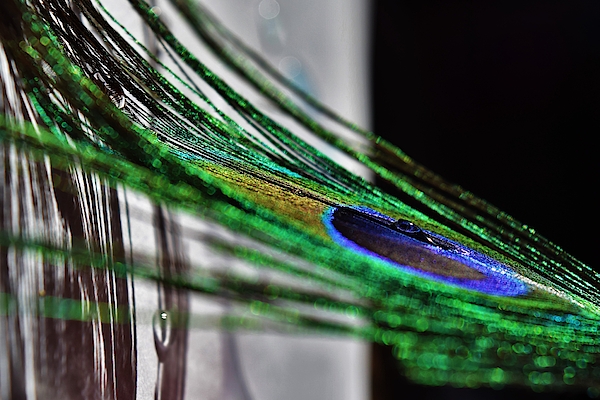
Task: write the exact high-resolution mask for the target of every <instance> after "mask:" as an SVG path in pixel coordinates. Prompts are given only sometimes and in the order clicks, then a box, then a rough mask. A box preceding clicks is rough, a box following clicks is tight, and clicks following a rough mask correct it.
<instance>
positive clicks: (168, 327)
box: [152, 310, 172, 359]
mask: <svg viewBox="0 0 600 400" xmlns="http://www.w3.org/2000/svg"><path fill="white" fill-rule="evenodd" d="M171 320H172V317H171V316H170V315H169V313H167V312H166V311H163V310H160V311H157V312H156V313H155V314H154V317H153V318H152V330H153V332H154V345H155V347H156V353H157V354H158V358H159V359H161V358H162V356H163V354H164V353H165V352H166V351H167V348H168V346H169V344H170V341H171V331H172V321H171Z"/></svg>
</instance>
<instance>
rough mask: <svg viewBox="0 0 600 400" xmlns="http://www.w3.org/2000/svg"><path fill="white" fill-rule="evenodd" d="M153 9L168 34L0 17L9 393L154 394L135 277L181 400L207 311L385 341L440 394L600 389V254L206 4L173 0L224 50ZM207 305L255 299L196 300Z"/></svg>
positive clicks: (113, 22)
mask: <svg viewBox="0 0 600 400" xmlns="http://www.w3.org/2000/svg"><path fill="white" fill-rule="evenodd" d="M129 3H130V5H131V7H132V8H133V9H134V10H135V11H136V12H137V15H138V18H140V19H141V20H142V21H143V25H144V26H145V29H146V30H145V38H143V37H136V36H135V34H134V33H133V32H132V31H131V30H128V29H127V28H126V27H125V26H124V25H122V24H121V23H120V21H118V20H117V19H116V18H114V17H113V16H112V15H111V14H110V12H109V11H108V10H107V9H106V8H105V7H104V6H103V4H102V2H101V1H99V0H98V1H96V2H93V1H92V0H71V1H67V0H4V1H3V2H2V5H1V6H0V10H1V11H2V13H1V15H0V19H1V23H0V39H1V49H0V62H1V68H2V70H1V72H0V74H1V76H2V83H1V85H2V99H1V103H0V108H1V111H2V114H1V115H0V132H1V139H2V141H1V142H0V143H1V144H2V153H1V157H2V168H3V175H2V183H1V188H2V209H1V210H2V211H1V212H2V215H1V217H0V221H1V222H0V223H1V224H2V230H1V236H0V237H1V238H2V239H1V240H2V242H1V244H0V246H1V247H0V249H1V250H2V254H1V264H0V271H1V275H0V277H1V278H0V305H1V308H0V310H1V313H2V325H0V331H1V333H0V337H1V338H2V343H1V345H2V357H0V364H1V365H2V368H0V376H1V377H2V380H0V382H1V386H0V390H1V391H2V392H1V393H2V398H29V397H31V398H34V397H36V396H44V395H46V394H54V395H55V397H56V395H57V394H62V397H63V398H80V397H82V396H83V397H86V398H117V397H123V398H133V397H134V396H135V390H136V383H135V382H136V374H137V367H136V366H137V362H138V360H137V359H136V354H137V353H136V334H137V332H136V319H135V318H136V315H137V314H139V310H138V309H141V308H143V307H142V306H143V305H139V304H138V305H137V306H134V304H133V301H132V290H133V283H132V282H133V281H134V280H135V281H136V282H153V283H154V284H156V285H158V287H159V288H160V291H161V304H160V312H159V313H158V314H157V315H155V317H154V318H155V329H156V331H157V332H158V333H157V334H156V338H157V339H156V343H155V345H156V352H157V355H158V359H159V361H160V364H161V368H162V370H161V371H162V372H161V375H160V380H161V382H162V384H161V385H159V386H157V389H156V390H157V396H159V395H160V398H181V396H182V395H183V384H184V382H183V380H184V376H182V375H181V374H178V371H181V368H184V369H185V367H184V366H183V367H182V364H183V365H185V348H186V343H187V340H188V339H187V331H188V329H189V328H190V327H191V326H204V325H207V324H208V325H211V326H218V327H221V328H224V329H235V330H257V331H264V330H268V329H274V330H277V331H282V332H291V333H296V334H299V333H314V334H327V335H335V336H340V337H352V338H359V339H362V340H367V341H371V342H375V343H379V344H383V345H385V346H389V347H391V348H392V349H393V355H394V357H396V358H397V359H398V361H399V363H400V364H401V365H402V366H403V367H404V368H405V371H406V374H407V376H408V377H409V378H410V379H411V380H414V381H416V382H418V383H423V384H427V385H446V384H452V385H454V386H458V387H479V386H489V387H492V388H497V389H500V388H503V387H505V386H507V385H527V386H531V387H532V388H533V389H534V390H536V391H544V390H568V389H569V388H577V389H582V388H583V389H587V390H588V394H589V395H590V396H592V397H596V396H598V395H600V386H599V384H598V382H600V366H597V364H596V359H597V357H598V354H599V352H600V350H599V349H600V341H599V339H598V338H599V336H598V332H597V329H598V322H599V320H600V298H599V297H598V295H597V292H598V287H599V286H598V283H599V276H598V275H597V274H596V273H594V271H593V270H592V269H591V268H590V267H588V266H587V265H584V264H583V263H581V262H579V261H578V260H577V259H575V258H573V257H572V256H571V255H569V254H567V253H566V252H564V251H563V250H562V249H561V248H560V247H558V246H556V245H555V244H553V243H551V242H549V241H547V240H546V239H544V238H543V237H541V236H540V235H538V234H537V233H536V232H535V231H534V230H532V229H530V228H529V227H527V226H526V225H523V224H521V223H520V222H518V221H516V220H514V219H513V218H511V217H510V216H509V215H507V214H505V213H503V212H502V211H500V210H498V209H497V208H495V207H494V206H492V205H490V204H488V203H487V202H485V201H484V200H481V199H479V198H477V197H475V196H474V195H472V194H471V193H469V192H468V191H465V190H464V189H462V188H461V187H459V186H456V185H453V184H450V183H448V182H446V181H444V180H443V179H442V178H441V177H439V176H438V175H436V174H434V173H433V172H431V171H429V170H427V169H426V168H425V167H423V166H421V165H419V164H418V163H416V162H415V161H414V160H412V159H411V158H410V157H409V156H407V155H406V154H404V153H403V152H402V151H401V150H399V149H398V148H396V147H394V146H393V145H391V144H390V143H388V142H387V141H385V140H384V139H382V138H380V137H378V136H377V135H375V134H374V133H371V132H368V131H365V130H363V129H361V128H360V127H358V126H357V125H355V124H353V123H351V122H349V121H346V120H345V119H343V118H341V117H339V116H338V115H336V114H335V113H334V112H332V111H330V110H328V109H327V108H325V107H324V106H322V105H320V104H319V103H318V102H317V101H316V100H315V99H314V98H312V97H310V96H309V95H307V94H305V93H303V92H302V91H301V90H300V89H299V88H298V87H296V86H294V84H292V83H290V82H288V81H287V80H286V79H285V78H283V77H282V76H281V75H280V74H279V73H278V72H277V71H276V70H275V69H273V68H272V67H270V66H269V64H268V63H267V62H265V61H264V60H263V59H261V57H260V55H258V54H256V53H255V52H253V51H252V50H251V49H249V48H247V47H246V46H245V45H244V44H243V42H242V41H240V40H239V39H238V38H236V37H235V36H234V35H232V34H231V33H230V32H228V31H227V30H226V28H225V27H223V26H222V25H221V24H220V23H219V22H218V21H217V20H215V18H214V17H212V16H211V14H210V13H209V12H207V11H206V10H205V9H204V8H202V7H201V6H200V5H199V4H196V3H195V2H193V1H191V0H171V5H172V6H173V7H175V8H176V9H177V10H178V11H179V12H180V13H181V16H182V18H183V19H184V20H185V22H186V23H187V24H188V25H189V26H190V27H191V29H192V30H193V31H194V32H195V33H196V34H197V38H198V39H199V40H200V41H201V42H202V43H204V44H203V45H204V46H205V49H209V50H211V51H212V53H206V55H202V56H198V55H197V54H198V53H197V52H195V51H194V48H193V46H196V44H188V43H183V42H182V41H180V38H178V36H177V35H176V34H175V33H174V32H173V31H172V30H171V29H170V27H169V25H167V24H165V22H164V21H163V20H162V19H161V16H160V15H159V13H158V12H157V9H156V8H153V6H152V4H149V3H147V2H146V1H144V0H129ZM170 26H173V27H174V26H175V24H170ZM159 54H160V57H159V56H158V55H159ZM203 54H204V53H203ZM202 57H216V58H217V59H218V60H220V62H221V63H224V64H225V65H227V66H228V67H229V70H227V72H226V74H229V75H228V79H223V78H221V77H220V76H219V75H217V74H216V73H215V72H213V71H212V70H211V69H209V68H208V67H207V66H206V65H205V63H204V62H203V58H202ZM259 105H260V106H259ZM324 144H327V145H329V146H332V147H333V148H335V149H336V151H337V152H339V153H342V154H344V156H345V157H347V158H350V159H353V160H355V161H356V162H358V163H360V164H361V165H363V166H364V167H366V168H367V169H368V170H369V171H371V173H372V174H374V176H377V177H378V179H379V180H381V181H382V182H385V185H381V186H380V187H376V186H374V185H373V184H372V183H370V182H369V181H368V180H366V179H364V178H362V177H360V176H357V175H355V174H354V173H351V172H349V171H348V170H347V169H346V168H344V167H341V166H340V165H339V164H338V163H336V162H334V161H332V159H331V158H330V157H328V156H326V155H325V154H324V153H323V152H322V151H320V150H318V149H319V148H323V145H324ZM384 186H385V188H386V189H385V190H384V189H382V188H383V187H384ZM390 193H393V195H392V194H390ZM207 226H208V227H209V228H206V227H207ZM134 231H135V232H136V234H135V235H132V232H134ZM144 234H148V235H150V236H148V237H151V239H149V240H150V241H154V242H155V244H156V245H155V247H148V246H147V243H145V241H147V240H145V239H143V235H144ZM139 235H142V236H139ZM139 237H142V239H139ZM136 238H137V239H136ZM224 266H226V267H224ZM190 294H200V295H203V296H208V297H214V298H217V299H222V300H226V301H227V302H228V304H230V305H231V308H230V310H229V312H227V313H226V314H225V315H220V316H216V317H210V316H206V315H199V314H196V313H193V312H191V311H190V302H191V300H190V297H189V296H190ZM136 307H137V308H136ZM67 337H68V338H69V340H70V342H69V343H66V341H65V339H64V338H67ZM94 338H95V339H94ZM98 338H100V339H98ZM98 343H100V344H101V345H99V344H98ZM81 348H90V349H92V350H90V351H89V352H87V353H85V354H83V353H81V352H80V351H78V349H81ZM87 364H89V365H94V368H93V370H94V373H93V374H92V376H91V377H89V376H86V374H87V373H86V372H85V371H86V368H84V367H82V366H84V365H87ZM66 381H69V382H71V383H70V384H69V385H64V384H63V382H66ZM90 382H92V383H90Z"/></svg>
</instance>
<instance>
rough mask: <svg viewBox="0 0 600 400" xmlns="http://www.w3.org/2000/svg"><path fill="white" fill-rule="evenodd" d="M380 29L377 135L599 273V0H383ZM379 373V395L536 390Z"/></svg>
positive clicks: (379, 1) (375, 69)
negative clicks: (449, 385) (466, 387)
mask: <svg viewBox="0 0 600 400" xmlns="http://www.w3.org/2000/svg"><path fill="white" fill-rule="evenodd" d="M373 29H374V32H373V33H374V34H373V55H372V60H373V64H372V77H373V80H372V82H373V96H372V104H373V117H374V118H373V126H374V130H375V132H376V133H377V134H379V135H381V136H383V137H385V138H386V139H388V140H389V141H391V142H392V143H394V144H396V145H397V146H398V147H400V148H401V149H402V150H404V151H405V152H406V153H407V154H408V155H410V156H411V157H413V158H414V159H415V160H416V161H418V162H419V163H421V164H423V165H425V166H427V167H428V168H430V169H431V170H433V171H435V172H436V173H437V174H439V175H441V176H443V177H444V178H446V179H447V180H449V181H451V182H453V183H457V184H459V185H461V186H462V187H464V188H465V189H467V190H469V191H471V192H473V193H474V194H475V195H477V196H479V197H482V198H484V199H486V200H488V201H489V202H491V203H492V204H494V205H495V206H497V207H499V208H500V209H501V210H503V211H505V212H507V213H509V214H510V215H512V216H513V217H515V218H516V219H517V220H519V221H520V222H522V223H525V224H528V225H529V226H530V227H533V228H534V229H536V231H537V232H538V233H540V234H541V235H543V236H545V237H546V238H548V239H549V240H551V241H553V242H554V243H557V244H558V245H560V246H561V247H563V248H564V249H565V250H567V251H568V252H569V253H571V254H572V255H574V256H575V257H576V258H578V259H580V260H582V261H584V262H585V263H587V264H589V265H590V266H592V267H593V268H594V269H596V270H600V265H599V264H598V262H597V261H596V258H595V253H596V251H597V248H598V244H597V241H598V238H597V234H596V229H597V228H596V227H597V220H598V217H597V211H596V207H597V205H598V200H597V198H598V182H599V180H598V178H599V170H600V168H599V162H598V156H597V149H598V148H599V147H598V145H597V144H596V138H597V137H599V136H600V2H599V1H579V0H570V1H520V2H507V1H489V0H486V1H423V0H421V1H418V0H417V1H404V0H376V1H374V14H373ZM375 353H376V354H375V359H376V361H377V362H379V363H389V362H393V361H391V360H389V359H388V357H389V354H387V353H386V352H385V351H384V350H381V349H380V350H377V349H376V352H375ZM392 370H393V368H392ZM379 378H381V379H384V380H383V381H381V382H380V383H381V385H382V387H384V386H385V387H386V389H385V390H383V392H381V393H380V394H378V395H377V396H378V397H376V398H379V399H387V398H401V397H406V396H408V395H409V394H414V395H417V396H424V398H430V397H431V398H433V397H436V398H455V397H456V398H459V397H460V398H506V397H518V398H525V397H527V398H537V397H536V394H535V393H532V392H531V391H519V390H516V391H501V392H493V391H466V392H465V391H463V390H451V389H443V388H442V389H440V388H422V387H418V386H415V385H410V384H408V383H407V382H405V381H404V380H402V379H401V378H400V377H399V376H393V375H390V376H384V375H379ZM379 378H377V379H379ZM386 393H387V394H386ZM386 396H387V397H386ZM586 397H587V396H586ZM539 398H546V399H547V398H554V397H553V396H552V395H550V396H549V395H547V394H546V395H541V396H539Z"/></svg>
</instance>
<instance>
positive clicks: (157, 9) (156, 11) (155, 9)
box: [150, 6, 162, 17]
mask: <svg viewBox="0 0 600 400" xmlns="http://www.w3.org/2000/svg"><path fill="white" fill-rule="evenodd" d="M150 11H151V12H152V13H153V14H154V15H156V16H157V17H160V15H161V14H162V9H161V8H160V7H158V6H154V7H152V8H151V9H150Z"/></svg>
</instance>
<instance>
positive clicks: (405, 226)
mask: <svg viewBox="0 0 600 400" xmlns="http://www.w3.org/2000/svg"><path fill="white" fill-rule="evenodd" d="M393 226H394V228H396V229H397V230H399V231H400V232H402V233H418V232H421V228H419V227H418V226H417V225H415V224H413V223H412V222H410V221H407V220H405V219H399V220H398V221H396V222H394V225H393Z"/></svg>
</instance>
